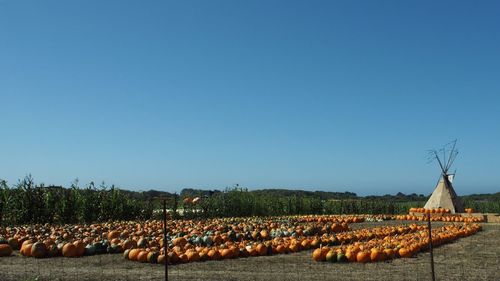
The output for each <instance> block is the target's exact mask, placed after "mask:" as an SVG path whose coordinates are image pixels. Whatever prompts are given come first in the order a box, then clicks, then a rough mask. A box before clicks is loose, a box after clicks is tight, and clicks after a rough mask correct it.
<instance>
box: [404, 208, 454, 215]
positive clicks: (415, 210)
mask: <svg viewBox="0 0 500 281" xmlns="http://www.w3.org/2000/svg"><path fill="white" fill-rule="evenodd" d="M410 213H423V214H450V213H451V210H450V209H444V208H433V209H425V208H410Z"/></svg>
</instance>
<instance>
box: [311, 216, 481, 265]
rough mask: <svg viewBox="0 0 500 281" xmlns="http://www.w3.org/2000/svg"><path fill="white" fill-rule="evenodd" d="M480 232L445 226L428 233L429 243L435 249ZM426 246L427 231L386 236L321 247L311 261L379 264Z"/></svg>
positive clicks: (477, 228) (474, 228)
mask: <svg viewBox="0 0 500 281" xmlns="http://www.w3.org/2000/svg"><path fill="white" fill-rule="evenodd" d="M480 230H481V226H480V225H478V224H467V223H466V224H464V225H446V226H443V227H441V228H438V229H433V230H432V244H433V246H435V247H437V246H440V245H442V244H446V243H449V242H451V241H454V240H457V239H459V238H461V237H467V236H470V235H473V234H475V233H477V232H478V231H480ZM428 247H429V235H428V230H426V229H421V230H419V231H417V232H413V233H407V234H404V235H394V236H386V237H384V238H375V239H371V240H368V241H363V242H355V243H353V244H349V245H342V246H338V247H321V248H318V249H316V250H314V252H313V253H312V259H313V260H314V261H326V262H361V263H366V262H380V261H385V260H389V259H394V258H409V257H412V256H414V255H416V254H417V253H419V252H420V251H424V250H427V249H428Z"/></svg>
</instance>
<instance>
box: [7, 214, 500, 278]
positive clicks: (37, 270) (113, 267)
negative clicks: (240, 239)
mask: <svg viewBox="0 0 500 281" xmlns="http://www.w3.org/2000/svg"><path fill="white" fill-rule="evenodd" d="M388 223H396V222H383V223H381V224H384V225H386V224H388ZM373 225H374V223H363V224H357V225H356V226H355V227H356V228H359V227H367V226H373ZM436 226H437V225H436ZM499 257H500V225H499V224H485V225H484V231H482V232H480V233H478V234H476V235H474V236H471V237H467V238H463V239H460V240H459V241H457V242H455V243H452V244H447V245H443V246H441V247H439V248H437V249H435V261H436V277H437V280H488V281H489V280H500V268H499V264H500V263H499V261H500V259H499ZM169 270H170V272H169V280H238V281H250V280H272V281H285V280H430V277H431V275H430V264H429V253H420V254H419V255H418V256H417V257H415V258H411V259H396V260H393V261H390V262H384V263H373V264H357V263H353V264H328V263H317V262H312V261H311V252H309V251H307V252H301V253H297V254H291V255H278V256H267V257H256V258H247V259H236V260H228V261H215V262H214V261H210V262H202V263H193V264H182V265H176V266H171V267H169ZM163 276H164V272H163V267H162V266H161V265H152V264H140V263H136V262H130V261H126V260H124V259H123V258H122V256H121V255H100V256H93V257H83V258H79V259H67V258H53V259H43V260H36V259H33V258H24V257H21V256H14V257H10V258H2V259H1V260H0V280H2V281H3V280H16V281H17V280H71V281H75V280H163Z"/></svg>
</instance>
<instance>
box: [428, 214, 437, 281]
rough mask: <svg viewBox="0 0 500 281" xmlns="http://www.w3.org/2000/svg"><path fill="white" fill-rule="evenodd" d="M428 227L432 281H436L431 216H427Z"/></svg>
mask: <svg viewBox="0 0 500 281" xmlns="http://www.w3.org/2000/svg"><path fill="white" fill-rule="evenodd" d="M427 226H428V229H429V250H430V252H431V271H432V281H436V274H435V273H434V251H433V250H432V228H431V214H427Z"/></svg>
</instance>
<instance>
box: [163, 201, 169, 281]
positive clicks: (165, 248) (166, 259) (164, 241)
mask: <svg viewBox="0 0 500 281" xmlns="http://www.w3.org/2000/svg"><path fill="white" fill-rule="evenodd" d="M167 247H168V241H167V200H166V199H163V249H164V250H165V281H168V252H167Z"/></svg>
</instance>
